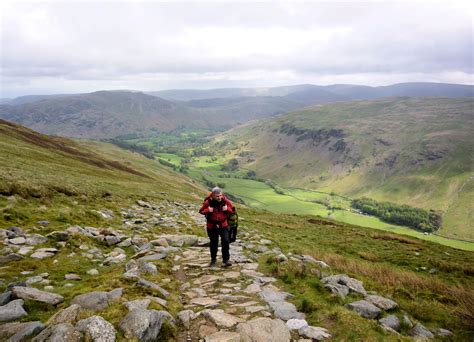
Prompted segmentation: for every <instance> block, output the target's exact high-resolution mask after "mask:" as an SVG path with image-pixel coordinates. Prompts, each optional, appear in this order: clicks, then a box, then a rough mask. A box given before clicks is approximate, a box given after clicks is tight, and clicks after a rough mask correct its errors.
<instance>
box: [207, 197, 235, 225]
mask: <svg viewBox="0 0 474 342" xmlns="http://www.w3.org/2000/svg"><path fill="white" fill-rule="evenodd" d="M224 205H227V211H224V210H222V207H223V206H224ZM209 207H211V208H213V209H214V210H213V212H212V213H211V212H209ZM233 211H234V206H233V205H232V202H231V201H229V200H228V199H227V197H225V196H222V200H221V201H220V202H217V201H216V200H214V199H212V197H211V196H208V197H206V199H205V200H204V203H203V205H202V207H201V209H199V213H200V214H202V215H206V219H207V228H209V229H212V228H214V227H216V226H218V227H221V228H226V227H228V226H229V223H228V222H227V215H228V214H230V213H232V212H233Z"/></svg>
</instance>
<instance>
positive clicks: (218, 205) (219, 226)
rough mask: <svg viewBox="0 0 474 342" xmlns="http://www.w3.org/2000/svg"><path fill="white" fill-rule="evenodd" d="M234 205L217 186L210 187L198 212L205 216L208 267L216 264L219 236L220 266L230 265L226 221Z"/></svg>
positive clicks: (228, 234) (228, 235) (227, 224)
mask: <svg viewBox="0 0 474 342" xmlns="http://www.w3.org/2000/svg"><path fill="white" fill-rule="evenodd" d="M233 210H234V207H233V205H232V203H231V201H229V200H228V199H227V198H226V197H225V196H224V194H223V193H222V190H221V189H220V188H219V187H217V186H216V187H215V188H213V189H212V192H211V193H210V194H209V196H207V197H206V199H205V200H204V203H203V205H202V207H201V209H200V210H199V213H201V214H203V215H205V216H206V220H207V235H208V236H209V239H210V240H211V246H210V249H211V263H210V264H209V266H210V267H215V266H216V259H217V246H218V244H219V236H220V237H221V247H222V266H223V267H229V266H232V263H231V262H230V260H229V258H230V255H229V243H230V228H229V223H228V222H227V218H228V215H229V214H231V213H232V212H233Z"/></svg>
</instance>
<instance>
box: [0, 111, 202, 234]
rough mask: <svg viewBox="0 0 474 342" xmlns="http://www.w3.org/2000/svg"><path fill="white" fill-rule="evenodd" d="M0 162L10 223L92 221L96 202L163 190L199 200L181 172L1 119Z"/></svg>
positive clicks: (114, 202)
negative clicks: (37, 131) (44, 220)
mask: <svg viewBox="0 0 474 342" xmlns="http://www.w3.org/2000/svg"><path fill="white" fill-rule="evenodd" d="M0 164H1V165H2V167H1V169H0V194H1V195H2V196H0V204H1V206H2V210H1V217H0V219H2V220H3V224H10V225H15V224H27V223H28V224H34V223H35V222H36V221H38V220H41V219H49V220H51V221H52V226H53V227H54V226H57V225H59V226H62V225H64V224H66V223H73V222H75V223H77V224H87V223H91V222H94V223H95V222H96V220H97V219H98V218H97V214H94V212H93V211H91V210H95V209H97V210H98V209H100V208H101V206H103V207H105V208H108V207H110V206H112V207H113V208H116V207H117V206H119V205H121V204H122V203H129V202H130V201H133V199H138V198H141V197H145V198H146V197H148V196H152V197H155V198H165V197H166V196H165V195H164V194H161V192H162V191H164V189H167V191H171V192H173V196H174V197H175V198H186V199H191V198H193V196H194V198H200V196H198V195H197V193H199V191H202V188H200V187H198V186H196V185H195V184H193V183H192V182H191V181H190V180H189V179H186V178H183V176H182V175H181V174H178V173H175V172H172V171H169V170H168V169H166V168H164V167H163V166H161V165H160V164H158V163H156V162H153V161H151V160H149V159H146V158H144V157H143V156H141V155H139V154H136V153H132V152H128V151H125V150H122V149H119V148H117V147H115V146H114V145H111V144H104V143H98V142H75V141H71V140H68V139H64V138H58V137H50V136H46V135H43V134H39V133H36V132H34V131H32V130H29V129H27V128H24V127H21V126H18V125H15V124H12V123H9V122H6V121H3V120H0ZM193 194H194V195H193ZM9 196H13V197H9ZM9 198H10V199H9ZM43 208H46V209H43Z"/></svg>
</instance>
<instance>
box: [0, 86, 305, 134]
mask: <svg viewBox="0 0 474 342" xmlns="http://www.w3.org/2000/svg"><path fill="white" fill-rule="evenodd" d="M301 107H304V104H302V103H300V102H296V101H293V100H291V99H285V98H282V97H270V96H262V97H239V98H235V99H229V98H223V99H208V100H201V101H199V100H196V101H191V102H180V101H168V100H164V99H162V98H159V97H156V96H151V95H146V94H143V93H140V92H130V91H99V92H94V93H90V94H78V95H67V96H59V97H53V98H46V99H41V100H38V101H36V102H29V103H24V104H19V105H16V106H15V105H0V118H2V119H5V120H9V121H13V122H16V123H19V124H22V125H24V126H27V127H29V128H32V129H35V130H37V131H40V132H42V133H45V134H54V135H60V136H69V137H78V138H93V139H103V138H112V137H116V136H120V135H126V134H130V133H134V134H135V133H138V134H145V135H147V134H154V133H156V132H166V131H172V130H174V129H176V128H179V127H189V128H211V129H218V130H224V129H229V128H231V127H232V126H235V125H237V124H240V123H244V122H247V121H249V120H254V119H260V118H265V117H268V116H272V115H277V114H282V113H285V112H287V111H289V110H293V109H296V108H301Z"/></svg>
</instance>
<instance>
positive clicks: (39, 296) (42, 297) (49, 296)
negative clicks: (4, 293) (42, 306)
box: [12, 286, 64, 305]
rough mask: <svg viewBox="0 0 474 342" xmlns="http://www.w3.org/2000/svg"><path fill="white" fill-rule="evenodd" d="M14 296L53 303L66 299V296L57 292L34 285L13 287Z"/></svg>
mask: <svg viewBox="0 0 474 342" xmlns="http://www.w3.org/2000/svg"><path fill="white" fill-rule="evenodd" d="M12 293H13V296H15V297H17V298H21V299H29V300H34V301H36V302H42V303H47V304H52V305H57V304H59V303H62V302H63V301H64V297H63V296H61V295H58V294H55V293H50V292H46V291H41V290H38V289H35V288H34V287H23V286H14V287H13V288H12Z"/></svg>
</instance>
